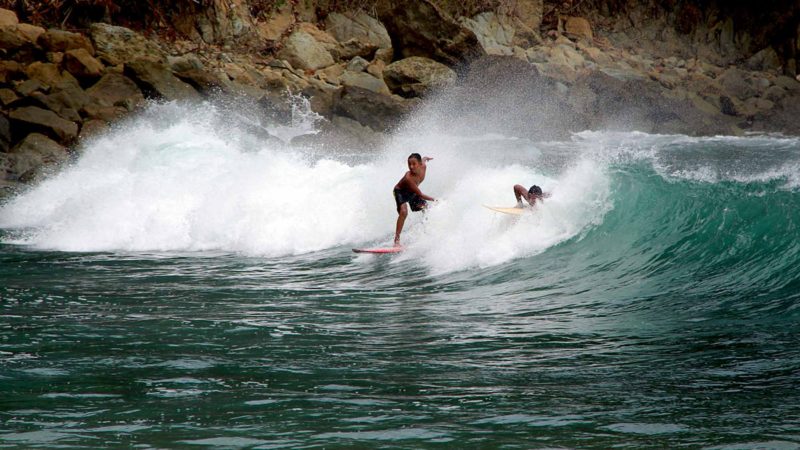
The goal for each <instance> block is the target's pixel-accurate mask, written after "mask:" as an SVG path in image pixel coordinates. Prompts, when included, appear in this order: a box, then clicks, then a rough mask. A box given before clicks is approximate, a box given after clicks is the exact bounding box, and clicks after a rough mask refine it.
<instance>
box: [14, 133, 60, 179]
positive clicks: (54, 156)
mask: <svg viewBox="0 0 800 450" xmlns="http://www.w3.org/2000/svg"><path fill="white" fill-rule="evenodd" d="M10 156H11V160H10V162H11V167H10V168H9V169H10V170H8V172H10V173H11V174H12V175H13V176H14V178H16V179H17V180H19V181H30V180H31V179H33V178H34V177H35V176H36V175H37V173H38V172H40V171H41V170H42V169H44V168H45V167H46V166H50V165H53V164H58V163H62V162H64V161H66V160H67V157H68V155H67V150H66V149H65V148H64V147H62V146H61V145H59V144H58V143H56V142H54V141H53V140H51V139H49V138H48V137H47V136H44V135H42V134H39V133H31V134H29V135H28V136H26V137H25V139H24V140H22V142H20V143H19V144H17V145H16V146H15V147H14V148H13V149H12V150H11V152H10Z"/></svg>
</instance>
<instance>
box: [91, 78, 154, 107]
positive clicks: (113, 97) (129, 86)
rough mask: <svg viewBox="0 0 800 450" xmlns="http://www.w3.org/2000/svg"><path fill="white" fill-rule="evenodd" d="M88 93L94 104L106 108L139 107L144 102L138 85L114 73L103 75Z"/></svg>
mask: <svg viewBox="0 0 800 450" xmlns="http://www.w3.org/2000/svg"><path fill="white" fill-rule="evenodd" d="M86 93H87V94H88V95H89V97H90V98H91V100H92V103H93V104H95V105H97V106H104V107H111V106H120V105H138V104H140V103H142V102H143V101H144V95H142V91H141V90H140V89H139V87H138V86H136V83H134V82H133V81H132V80H131V79H129V78H127V77H125V76H124V75H122V74H119V73H113V72H111V73H107V74H105V75H103V78H101V79H100V81H98V82H97V83H95V84H94V85H93V86H92V87H90V88H89V89H87V90H86Z"/></svg>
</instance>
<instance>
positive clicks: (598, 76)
mask: <svg viewBox="0 0 800 450" xmlns="http://www.w3.org/2000/svg"><path fill="white" fill-rule="evenodd" d="M676 91H678V92H676ZM666 93H667V94H671V95H665V91H664V90H663V89H662V88H661V86H660V85H659V84H658V83H656V82H654V81H650V80H628V81H622V80H618V79H616V78H614V77H611V76H609V75H607V74H605V73H603V72H600V71H593V72H590V73H588V74H586V75H585V76H583V77H581V78H580V79H579V80H578V81H577V82H576V84H575V86H573V89H572V95H573V96H574V97H573V98H572V101H573V104H578V105H580V106H579V107H580V108H581V110H582V111H583V112H584V113H585V114H586V115H587V117H588V118H590V119H591V127H592V128H604V129H625V130H639V131H645V132H648V133H685V134H691V135H697V134H735V133H736V132H737V128H736V127H735V123H734V121H735V119H734V118H732V117H729V116H725V115H723V114H722V112H721V111H718V110H717V109H716V108H715V107H713V106H712V105H711V104H710V103H708V102H707V101H705V100H703V99H702V98H700V97H699V96H697V95H695V94H693V93H685V92H682V91H679V90H677V89H676V90H673V91H666ZM579 96H580V97H579Z"/></svg>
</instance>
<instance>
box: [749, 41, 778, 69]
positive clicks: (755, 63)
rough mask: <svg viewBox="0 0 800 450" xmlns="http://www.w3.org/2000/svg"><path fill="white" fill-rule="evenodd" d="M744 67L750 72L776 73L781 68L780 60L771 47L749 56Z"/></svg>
mask: <svg viewBox="0 0 800 450" xmlns="http://www.w3.org/2000/svg"><path fill="white" fill-rule="evenodd" d="M745 67H747V68H748V69H750V70H763V71H772V72H774V71H777V70H779V69H780V68H781V59H780V57H778V52H776V51H775V49H774V48H772V47H767V48H765V49H763V50H761V51H759V52H758V53H756V54H755V55H753V56H751V57H750V58H749V59H748V60H747V61H746V62H745Z"/></svg>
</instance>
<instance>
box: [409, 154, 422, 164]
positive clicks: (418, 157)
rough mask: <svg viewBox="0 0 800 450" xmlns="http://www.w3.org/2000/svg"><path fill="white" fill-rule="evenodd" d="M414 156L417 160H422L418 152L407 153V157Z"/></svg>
mask: <svg viewBox="0 0 800 450" xmlns="http://www.w3.org/2000/svg"><path fill="white" fill-rule="evenodd" d="M411 158H415V159H416V160H417V161H419V162H422V155H420V154H419V153H412V154H410V155H408V159H411Z"/></svg>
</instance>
